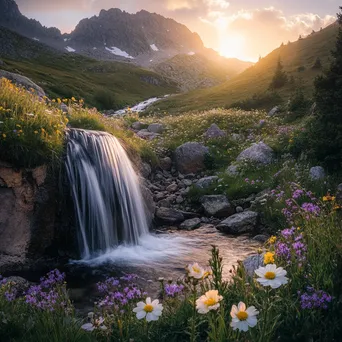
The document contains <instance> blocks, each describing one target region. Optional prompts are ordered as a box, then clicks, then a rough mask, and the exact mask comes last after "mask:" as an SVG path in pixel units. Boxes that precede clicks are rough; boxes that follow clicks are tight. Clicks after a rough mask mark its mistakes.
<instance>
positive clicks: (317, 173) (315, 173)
mask: <svg viewBox="0 0 342 342" xmlns="http://www.w3.org/2000/svg"><path fill="white" fill-rule="evenodd" d="M309 175H310V179H311V180H314V181H317V180H322V179H324V178H325V171H324V169H323V167H322V166H314V167H312V168H311V169H310V172H309Z"/></svg>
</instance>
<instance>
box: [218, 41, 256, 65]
mask: <svg viewBox="0 0 342 342" xmlns="http://www.w3.org/2000/svg"><path fill="white" fill-rule="evenodd" d="M220 41H221V42H220V48H219V53H220V55H221V56H223V57H227V58H238V59H241V60H243V61H248V60H250V59H249V58H248V56H246V55H245V54H244V47H245V38H244V37H243V36H241V35H238V34H231V35H228V34H227V35H222V36H221V39H220Z"/></svg>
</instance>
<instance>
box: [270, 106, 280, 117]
mask: <svg viewBox="0 0 342 342" xmlns="http://www.w3.org/2000/svg"><path fill="white" fill-rule="evenodd" d="M279 110H280V108H279V106H275V107H274V108H272V109H271V110H270V111H269V113H268V114H267V115H268V116H274V115H276V114H277V113H278V112H279Z"/></svg>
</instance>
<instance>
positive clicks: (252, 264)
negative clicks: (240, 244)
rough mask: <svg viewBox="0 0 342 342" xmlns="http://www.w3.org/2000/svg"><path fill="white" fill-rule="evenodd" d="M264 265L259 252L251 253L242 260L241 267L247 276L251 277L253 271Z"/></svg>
mask: <svg viewBox="0 0 342 342" xmlns="http://www.w3.org/2000/svg"><path fill="white" fill-rule="evenodd" d="M261 266H264V258H263V256H262V255H261V254H253V255H250V256H249V257H247V258H246V259H245V260H244V261H243V267H244V268H245V271H246V273H247V275H248V276H250V277H253V276H254V271H255V270H257V269H258V268H259V267H261Z"/></svg>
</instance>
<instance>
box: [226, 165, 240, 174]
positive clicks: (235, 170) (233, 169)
mask: <svg viewBox="0 0 342 342" xmlns="http://www.w3.org/2000/svg"><path fill="white" fill-rule="evenodd" d="M226 173H227V174H228V175H229V176H231V177H236V176H238V175H239V168H238V166H237V165H230V166H228V168H227V170H226Z"/></svg>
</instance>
